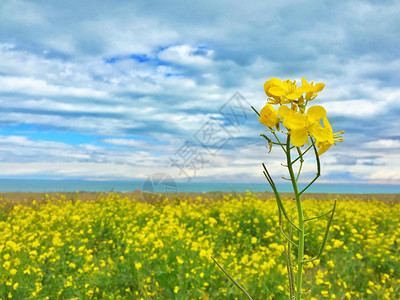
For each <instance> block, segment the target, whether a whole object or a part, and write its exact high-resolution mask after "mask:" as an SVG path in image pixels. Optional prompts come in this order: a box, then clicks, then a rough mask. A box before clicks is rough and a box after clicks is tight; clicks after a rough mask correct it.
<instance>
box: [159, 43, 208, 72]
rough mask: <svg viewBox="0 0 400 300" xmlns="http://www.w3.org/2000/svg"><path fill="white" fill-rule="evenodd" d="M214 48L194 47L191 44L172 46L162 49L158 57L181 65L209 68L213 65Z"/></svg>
mask: <svg viewBox="0 0 400 300" xmlns="http://www.w3.org/2000/svg"><path fill="white" fill-rule="evenodd" d="M213 52H214V51H213V50H211V49H203V48H198V47H192V46H190V45H179V46H172V47H169V48H167V49H165V50H162V51H161V52H160V53H159V54H158V57H159V58H160V59H162V60H165V61H168V62H173V63H176V64H179V65H187V66H195V67H202V68H207V67H209V66H210V65H212V63H213V61H212V55H213Z"/></svg>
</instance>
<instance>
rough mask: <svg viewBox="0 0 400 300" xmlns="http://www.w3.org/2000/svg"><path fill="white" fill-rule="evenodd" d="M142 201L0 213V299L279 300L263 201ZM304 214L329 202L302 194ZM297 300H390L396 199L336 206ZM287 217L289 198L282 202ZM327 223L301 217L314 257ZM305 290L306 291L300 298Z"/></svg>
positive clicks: (272, 227)
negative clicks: (245, 298)
mask: <svg viewBox="0 0 400 300" xmlns="http://www.w3.org/2000/svg"><path fill="white" fill-rule="evenodd" d="M223 198H224V199H220V201H215V200H212V201H211V200H207V199H203V198H201V197H198V198H197V199H196V200H194V201H193V200H189V199H177V200H175V201H171V202H168V201H165V202H163V203H157V204H149V203H143V202H140V201H137V200H134V199H133V200H132V199H128V198H122V196H121V195H120V194H108V195H104V196H101V197H100V198H99V199H98V200H97V201H85V202H83V201H80V200H73V201H72V200H66V198H65V196H63V195H60V196H58V197H56V198H49V199H47V201H45V203H41V204H37V203H33V204H32V205H25V206H24V205H16V206H14V207H13V209H12V210H9V209H6V207H2V208H1V209H0V297H1V298H2V299H9V298H13V299H71V298H77V299H235V298H236V297H237V298H238V299H242V295H241V294H240V291H239V290H238V289H237V288H236V287H235V286H234V285H233V284H232V283H231V282H230V281H229V280H228V279H227V278H226V276H225V275H224V274H223V273H222V272H221V271H220V270H219V269H218V268H217V267H216V266H215V264H214V263H213V261H212V260H211V259H210V255H214V257H215V258H216V259H217V260H218V262H219V263H220V264H221V265H222V266H223V267H224V268H225V269H227V270H228V271H229V272H230V274H232V275H233V276H234V278H235V279H236V280H237V281H238V282H239V283H240V284H242V285H243V286H244V287H245V288H246V289H247V290H248V292H249V293H250V294H251V295H253V297H254V299H284V298H285V297H286V296H285V293H286V291H287V290H288V289H287V274H286V273H287V271H286V267H285V257H284V255H283V254H282V253H283V238H282V236H281V234H280V231H279V226H278V213H277V205H276V202H275V200H274V199H268V200H264V201H263V200H260V199H257V198H256V196H255V195H253V194H250V193H248V194H246V195H241V194H240V195H227V196H224V197H223ZM304 198H305V201H304V206H305V207H306V212H307V213H308V215H307V216H306V217H308V218H310V217H313V215H318V214H321V213H323V212H325V211H329V209H330V208H331V207H332V203H331V201H321V200H318V201H317V200H315V199H311V198H310V199H307V196H305V197H304ZM338 200H339V201H338V206H337V210H336V212H337V213H336V214H335V217H334V223H333V227H332V228H331V232H330V234H329V239H328V244H327V248H326V250H325V252H324V254H323V255H322V257H321V260H320V261H319V260H317V261H313V262H312V263H309V264H308V265H306V268H305V284H304V289H305V294H304V298H305V299H400V248H399V247H398V243H399V242H400V227H399V224H400V204H398V203H397V204H387V203H383V202H379V201H376V200H371V201H355V200H351V199H347V198H346V199H340V198H339V199H338ZM285 205H287V207H288V213H292V214H293V215H295V213H294V212H295V203H294V202H292V201H291V200H286V201H285ZM326 222H327V219H322V220H318V221H316V222H314V223H313V222H310V223H312V224H309V223H307V224H308V226H309V227H308V228H307V230H309V231H310V230H312V231H311V232H310V233H309V234H308V235H307V236H306V254H307V255H308V257H311V256H313V255H316V253H317V252H318V246H319V244H320V239H322V237H323V231H324V228H325V226H326ZM311 287H312V294H310V292H307V291H308V290H310V288H311Z"/></svg>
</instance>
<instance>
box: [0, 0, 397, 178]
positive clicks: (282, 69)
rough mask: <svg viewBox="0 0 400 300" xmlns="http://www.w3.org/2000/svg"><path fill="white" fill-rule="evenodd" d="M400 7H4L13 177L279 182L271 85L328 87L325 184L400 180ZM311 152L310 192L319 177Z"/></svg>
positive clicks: (0, 101) (2, 44)
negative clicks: (262, 113) (264, 117)
mask: <svg viewBox="0 0 400 300" xmlns="http://www.w3.org/2000/svg"><path fill="white" fill-rule="evenodd" d="M399 14H400V2H399V1H317V0H311V1H279V2H278V1H258V0H257V1H252V0H250V1H246V4H244V2H243V1H208V0H204V1H175V0H168V1H162V0H160V1H151V0H150V1H131V0H130V1H125V0H118V1H99V0H96V1H92V0H87V1H75V0H71V1H58V0H51V1H50V0H47V1H44V0H37V1H21V0H13V1H11V0H10V1H9V0H2V1H0V109H1V111H2V113H1V115H0V178H11V179H18V178H21V179H86V180H143V179H145V178H147V177H148V176H151V175H152V174H155V173H164V174H168V175H169V176H171V177H172V178H173V179H174V180H176V181H183V182H185V181H191V182H207V181H212V182H215V181H223V182H263V181H264V180H265V179H264V178H263V175H262V169H261V163H262V162H265V163H266V164H267V166H268V168H269V170H270V173H271V174H272V175H273V176H274V178H276V181H278V182H279V181H280V180H281V179H280V178H281V176H286V173H285V169H284V168H283V167H282V166H281V163H282V162H284V158H283V157H282V153H280V151H279V148H276V147H275V148H274V149H273V150H272V152H271V153H270V154H268V149H266V148H265V142H264V140H263V139H262V138H261V137H260V134H261V133H264V130H265V127H264V126H263V125H261V124H259V121H258V118H257V116H256V115H255V113H254V112H252V111H251V110H250V109H249V107H250V106H251V105H253V106H254V107H255V108H257V109H259V110H260V109H261V108H262V107H263V106H264V105H265V103H266V101H267V97H266V95H265V92H264V89H263V85H264V82H265V81H267V80H268V79H270V78H272V77H276V78H280V79H281V80H286V79H291V80H297V81H298V82H300V81H301V78H302V77H304V78H306V79H307V80H308V81H313V82H323V83H325V84H326V86H325V88H324V90H323V91H322V92H321V93H320V94H319V95H318V97H317V98H316V99H315V100H314V101H313V102H312V104H313V105H314V104H315V105H318V104H319V105H323V106H324V107H325V108H326V110H327V112H328V118H329V120H330V123H331V125H332V127H333V130H334V132H337V131H340V130H344V131H345V134H344V142H343V143H339V144H338V145H337V146H334V147H332V148H331V149H329V151H328V152H327V153H325V154H323V155H322V156H321V163H322V166H321V168H322V172H321V175H322V176H321V178H320V179H319V182H325V183H366V184H368V183H389V184H400V122H399V117H400V102H399V99H400V85H399V81H400V71H399V70H400V52H399V50H400V38H399V33H400V18H399V17H398V16H399ZM315 172H316V171H315V160H314V157H313V156H312V155H309V156H307V158H306V163H305V164H304V167H303V173H302V177H301V181H303V182H307V181H308V180H310V179H311V178H313V176H314V175H315Z"/></svg>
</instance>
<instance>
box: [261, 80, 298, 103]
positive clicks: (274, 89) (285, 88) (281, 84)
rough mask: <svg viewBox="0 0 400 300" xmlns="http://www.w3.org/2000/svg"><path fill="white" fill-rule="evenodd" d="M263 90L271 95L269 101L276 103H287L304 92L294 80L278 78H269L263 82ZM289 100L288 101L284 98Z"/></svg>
mask: <svg viewBox="0 0 400 300" xmlns="http://www.w3.org/2000/svg"><path fill="white" fill-rule="evenodd" d="M264 90H265V93H266V94H267V96H269V97H272V98H273V99H271V102H272V103H273V104H277V103H289V102H290V101H294V100H297V99H299V98H300V97H301V96H302V94H303V93H304V92H303V91H302V90H301V89H300V88H298V87H297V86H296V80H294V81H290V80H289V79H288V80H285V81H281V80H279V79H278V78H271V79H270V80H268V81H267V82H266V83H265V84H264ZM286 99H287V100H289V102H287V101H285V100H286Z"/></svg>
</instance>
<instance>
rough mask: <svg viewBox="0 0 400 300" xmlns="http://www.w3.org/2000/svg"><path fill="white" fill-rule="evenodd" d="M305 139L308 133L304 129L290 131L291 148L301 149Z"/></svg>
mask: <svg viewBox="0 0 400 300" xmlns="http://www.w3.org/2000/svg"><path fill="white" fill-rule="evenodd" d="M307 139H308V133H307V130H306V129H305V128H302V129H295V130H292V131H290V141H291V142H292V144H293V146H296V147H301V146H303V145H304V144H305V143H306V142H307Z"/></svg>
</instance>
